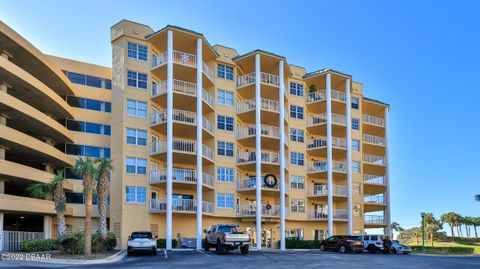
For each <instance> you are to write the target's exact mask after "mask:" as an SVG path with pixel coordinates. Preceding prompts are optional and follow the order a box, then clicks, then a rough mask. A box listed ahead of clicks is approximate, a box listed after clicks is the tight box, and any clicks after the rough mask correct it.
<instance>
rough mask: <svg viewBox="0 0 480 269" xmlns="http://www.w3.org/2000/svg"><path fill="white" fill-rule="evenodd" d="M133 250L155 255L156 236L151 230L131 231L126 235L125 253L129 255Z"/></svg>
mask: <svg viewBox="0 0 480 269" xmlns="http://www.w3.org/2000/svg"><path fill="white" fill-rule="evenodd" d="M135 252H149V253H150V254H152V255H157V236H153V234H152V233H151V232H133V233H132V235H130V236H129V237H128V242H127V255H128V256H131V255H132V254H134V253H135Z"/></svg>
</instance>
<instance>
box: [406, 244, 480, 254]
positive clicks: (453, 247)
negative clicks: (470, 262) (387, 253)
mask: <svg viewBox="0 0 480 269" xmlns="http://www.w3.org/2000/svg"><path fill="white" fill-rule="evenodd" d="M408 245H410V246H411V247H412V250H413V252H414V253H421V251H422V246H421V244H420V245H419V246H417V245H416V243H410V244H408ZM471 249H473V250H471ZM425 253H426V254H443V255H449V254H451V255H456V254H477V255H480V241H477V242H475V241H472V240H468V241H466V240H464V241H454V242H433V247H431V242H430V241H428V242H427V241H425Z"/></svg>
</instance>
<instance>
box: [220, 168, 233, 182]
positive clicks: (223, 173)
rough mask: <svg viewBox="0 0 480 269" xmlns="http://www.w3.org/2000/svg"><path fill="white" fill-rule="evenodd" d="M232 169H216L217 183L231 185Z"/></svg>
mask: <svg viewBox="0 0 480 269" xmlns="http://www.w3.org/2000/svg"><path fill="white" fill-rule="evenodd" d="M233 174H234V170H233V168H227V167H217V181H218V182H225V183H233Z"/></svg>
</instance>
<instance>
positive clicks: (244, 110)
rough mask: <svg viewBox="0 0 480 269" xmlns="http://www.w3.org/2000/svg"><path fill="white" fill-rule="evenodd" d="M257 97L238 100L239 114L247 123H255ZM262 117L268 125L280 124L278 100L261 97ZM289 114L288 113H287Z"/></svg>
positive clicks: (263, 121)
mask: <svg viewBox="0 0 480 269" xmlns="http://www.w3.org/2000/svg"><path fill="white" fill-rule="evenodd" d="M255 108H256V102H255V98H253V99H250V100H246V101H241V102H237V109H236V110H237V115H238V117H239V118H240V119H241V120H242V121H243V122H245V123H252V124H254V123H255ZM260 109H261V119H262V123H264V124H268V125H278V124H279V111H280V106H279V103H278V101H274V100H271V99H266V98H261V99H260ZM285 114H287V113H285Z"/></svg>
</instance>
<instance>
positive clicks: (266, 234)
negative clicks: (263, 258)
mask: <svg viewBox="0 0 480 269" xmlns="http://www.w3.org/2000/svg"><path fill="white" fill-rule="evenodd" d="M246 230H247V233H248V234H250V237H251V238H252V247H255V246H256V245H257V242H256V240H257V229H256V227H255V226H253V227H247V229H246ZM261 237H262V242H261V245H262V248H274V246H273V232H272V228H270V227H262V236H261Z"/></svg>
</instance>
